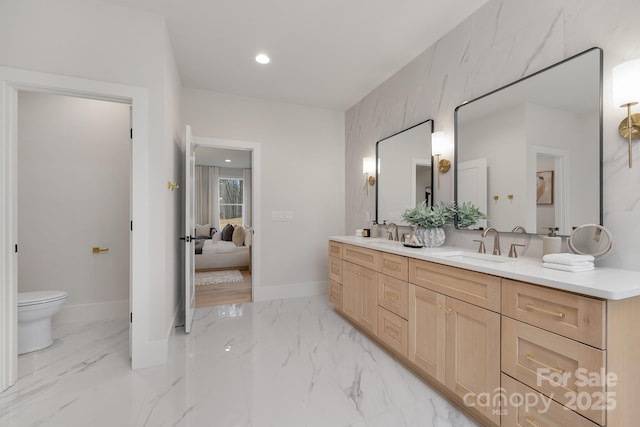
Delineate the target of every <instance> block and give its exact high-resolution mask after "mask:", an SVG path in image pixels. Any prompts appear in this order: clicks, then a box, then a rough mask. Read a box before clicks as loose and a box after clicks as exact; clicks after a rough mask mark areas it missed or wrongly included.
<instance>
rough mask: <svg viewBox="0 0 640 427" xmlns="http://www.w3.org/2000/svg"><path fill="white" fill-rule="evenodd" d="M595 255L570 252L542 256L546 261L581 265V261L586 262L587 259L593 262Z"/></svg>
mask: <svg viewBox="0 0 640 427" xmlns="http://www.w3.org/2000/svg"><path fill="white" fill-rule="evenodd" d="M593 259H594V258H593V256H591V255H579V254H570V253H562V254H547V255H545V256H543V257H542V260H543V261H544V262H553V263H555V264H565V265H581V264H580V263H584V262H585V261H588V262H593Z"/></svg>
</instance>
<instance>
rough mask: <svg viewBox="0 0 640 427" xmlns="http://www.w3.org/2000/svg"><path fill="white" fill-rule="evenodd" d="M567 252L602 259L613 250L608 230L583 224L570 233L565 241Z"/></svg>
mask: <svg viewBox="0 0 640 427" xmlns="http://www.w3.org/2000/svg"><path fill="white" fill-rule="evenodd" d="M567 244H568V246H569V250H571V252H573V253H576V254H581V255H593V257H594V258H595V259H602V258H604V257H606V256H607V255H609V252H611V249H612V248H613V238H612V237H611V233H610V232H609V230H607V229H606V228H604V227H603V226H601V225H597V224H585V225H581V226H580V227H577V228H576V229H575V230H573V231H572V232H571V236H569V239H568V240H567Z"/></svg>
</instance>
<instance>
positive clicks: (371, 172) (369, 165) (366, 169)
mask: <svg viewBox="0 0 640 427" xmlns="http://www.w3.org/2000/svg"><path fill="white" fill-rule="evenodd" d="M362 173H363V174H365V186H366V187H367V194H369V186H370V185H374V184H375V183H376V176H375V173H376V159H375V157H363V158H362Z"/></svg>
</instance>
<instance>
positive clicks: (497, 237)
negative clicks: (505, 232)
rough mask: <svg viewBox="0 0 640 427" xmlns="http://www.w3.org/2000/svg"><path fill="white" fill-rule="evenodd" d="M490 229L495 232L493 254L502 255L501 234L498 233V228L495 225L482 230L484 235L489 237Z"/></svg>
mask: <svg viewBox="0 0 640 427" xmlns="http://www.w3.org/2000/svg"><path fill="white" fill-rule="evenodd" d="M490 231H493V232H494V233H495V235H494V237H493V254H494V255H500V234H499V233H498V230H496V229H495V228H493V227H489V228H485V230H484V231H483V232H482V237H487V234H489V232H490Z"/></svg>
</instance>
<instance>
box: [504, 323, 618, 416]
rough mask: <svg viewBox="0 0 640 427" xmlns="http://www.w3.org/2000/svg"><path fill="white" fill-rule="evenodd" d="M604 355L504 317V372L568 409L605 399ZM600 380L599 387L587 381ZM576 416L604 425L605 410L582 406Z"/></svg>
mask: <svg viewBox="0 0 640 427" xmlns="http://www.w3.org/2000/svg"><path fill="white" fill-rule="evenodd" d="M605 366H606V365H605V352H604V351H603V350H598V349H596V348H593V347H589V346H587V345H585V344H581V343H579V342H577V341H573V340H570V339H568V338H565V337H561V336H560V335H556V334H554V333H551V332H548V331H545V330H542V329H540V328H537V327H535V326H531V325H527V324H526V323H522V322H520V321H517V320H514V319H510V318H508V317H505V316H502V371H503V372H504V373H506V374H508V375H510V376H511V377H513V378H515V379H517V380H519V381H521V382H523V383H525V384H526V385H528V386H529V387H531V388H534V389H536V390H538V391H540V392H542V393H543V394H545V395H546V396H550V397H552V398H553V399H554V400H555V401H557V402H559V403H561V404H563V405H567V404H572V402H573V403H575V402H576V400H577V399H580V402H583V401H585V400H586V399H589V400H590V401H593V402H598V401H599V399H601V398H603V397H604V396H605V394H604V393H605V391H606V389H605V387H604V382H605V378H603V377H604V372H605V371H604V369H605ZM587 376H589V377H591V376H597V378H598V379H600V380H601V381H598V384H596V385H594V384H592V383H590V382H589V381H585V378H587ZM577 412H578V413H580V414H582V415H584V416H585V417H587V418H589V419H591V420H593V421H595V422H597V423H598V424H601V425H604V410H603V408H600V409H598V408H597V407H592V406H587V405H582V406H581V407H578V408H577Z"/></svg>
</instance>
